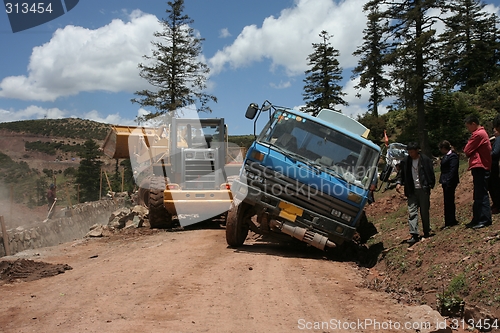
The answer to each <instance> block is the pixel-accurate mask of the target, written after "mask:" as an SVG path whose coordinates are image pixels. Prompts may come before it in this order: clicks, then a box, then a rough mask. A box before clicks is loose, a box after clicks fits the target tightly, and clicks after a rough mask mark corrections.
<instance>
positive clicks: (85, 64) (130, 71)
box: [0, 10, 161, 101]
mask: <svg viewBox="0 0 500 333" xmlns="http://www.w3.org/2000/svg"><path fill="white" fill-rule="evenodd" d="M129 18H130V21H129V22H124V21H122V20H119V19H115V20H113V21H112V22H111V23H109V24H108V25H106V26H104V27H101V28H98V29H95V30H91V29H85V28H82V27H77V26H71V25H69V26H66V27H65V28H63V29H58V30H57V31H56V32H55V33H54V35H53V36H52V38H51V40H50V41H49V42H48V43H46V44H44V45H42V46H38V47H35V48H34V49H33V51H32V54H31V58H30V63H29V65H28V75H27V76H11V77H6V78H4V79H3V80H2V82H0V97H6V98H16V99H22V100H38V101H54V100H56V99H57V98H58V97H61V96H68V95H75V94H78V93H79V92H81V91H96V90H104V91H111V92H118V91H129V92H133V91H136V90H139V89H144V88H145V84H146V83H145V81H144V80H143V79H142V78H140V77H139V75H138V74H139V70H138V68H137V65H138V64H139V63H140V62H143V58H142V56H143V55H144V54H149V53H150V49H151V44H150V41H151V39H152V36H153V33H154V32H155V31H157V30H160V29H161V26H160V25H159V23H158V19H157V18H156V16H154V15H150V14H144V13H142V12H140V11H138V10H136V11H133V12H132V13H131V14H130V16H129Z"/></svg>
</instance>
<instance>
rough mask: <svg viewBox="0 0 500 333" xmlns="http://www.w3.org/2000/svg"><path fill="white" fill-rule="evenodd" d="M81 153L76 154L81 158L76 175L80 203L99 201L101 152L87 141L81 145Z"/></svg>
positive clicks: (92, 143)
mask: <svg viewBox="0 0 500 333" xmlns="http://www.w3.org/2000/svg"><path fill="white" fill-rule="evenodd" d="M83 147H84V149H83V151H82V152H80V153H78V156H79V157H80V158H81V161H80V166H79V167H78V170H77V173H76V181H75V182H76V184H79V185H80V201H82V202H85V201H95V200H99V199H100V198H99V186H100V176H101V166H102V164H103V162H102V161H100V160H99V157H100V156H101V152H100V150H99V146H98V145H97V143H96V142H95V141H94V140H92V139H89V140H87V141H85V143H84V144H83Z"/></svg>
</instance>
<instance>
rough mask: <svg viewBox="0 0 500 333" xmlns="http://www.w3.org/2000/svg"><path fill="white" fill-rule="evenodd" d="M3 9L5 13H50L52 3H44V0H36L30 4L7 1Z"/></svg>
mask: <svg viewBox="0 0 500 333" xmlns="http://www.w3.org/2000/svg"><path fill="white" fill-rule="evenodd" d="M5 11H6V12H7V14H11V13H14V14H28V13H33V14H43V13H52V3H51V2H49V3H45V2H37V3H32V4H31V5H30V4H29V3H26V2H23V3H17V2H16V3H11V2H7V3H6V4H5Z"/></svg>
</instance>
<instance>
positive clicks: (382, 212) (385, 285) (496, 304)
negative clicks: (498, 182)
mask: <svg viewBox="0 0 500 333" xmlns="http://www.w3.org/2000/svg"><path fill="white" fill-rule="evenodd" d="M460 170H461V176H460V184H459V186H458V188H457V192H456V200H455V201H456V204H457V219H458V220H459V222H460V225H458V226H456V227H453V228H451V229H446V230H440V228H441V227H442V226H443V225H444V222H443V204H442V201H443V195H442V189H441V187H440V186H439V184H438V186H436V188H435V189H434V190H433V191H432V193H431V227H432V230H433V233H434V235H433V236H432V237H430V238H428V239H425V240H423V241H421V242H419V243H417V244H415V245H414V246H412V247H408V244H404V243H403V242H404V240H405V239H407V238H408V236H409V234H408V211H407V203H406V199H405V198H404V197H403V196H402V195H400V194H398V193H397V192H396V191H395V190H388V191H386V192H383V193H382V191H381V192H378V193H376V194H375V198H376V202H375V203H373V204H372V205H370V206H368V207H367V208H366V212H367V216H368V219H369V221H370V222H373V223H374V225H375V226H376V228H377V230H378V234H376V235H375V236H374V237H373V238H372V239H370V241H369V242H368V245H369V250H368V253H370V254H371V255H372V256H376V257H377V258H378V260H377V261H376V262H370V263H367V265H368V267H370V269H369V270H368V271H367V272H366V286H368V287H370V288H373V289H376V290H382V291H386V292H388V293H390V294H392V295H393V296H394V297H395V298H396V299H398V300H399V301H401V302H404V303H411V304H421V303H423V304H428V305H430V306H431V307H433V308H436V306H437V300H438V295H439V298H441V299H442V300H443V301H445V302H447V303H448V304H452V303H457V304H458V303H460V300H464V302H465V309H468V310H467V311H469V312H470V311H474V310H473V309H476V310H475V311H476V313H477V312H481V313H483V314H485V313H489V314H491V315H492V318H493V317H494V318H500V279H499V276H500V268H499V266H498V263H499V261H500V215H493V225H492V226H490V227H488V228H483V229H480V230H472V229H467V228H465V224H467V223H469V222H470V220H471V219H472V202H473V199H472V186H473V185H472V177H471V175H470V172H469V171H467V170H466V161H462V162H461V168H460ZM419 229H420V230H421V222H420V221H419ZM431 235H432V233H431ZM483 318H484V317H483ZM499 325H500V322H499Z"/></svg>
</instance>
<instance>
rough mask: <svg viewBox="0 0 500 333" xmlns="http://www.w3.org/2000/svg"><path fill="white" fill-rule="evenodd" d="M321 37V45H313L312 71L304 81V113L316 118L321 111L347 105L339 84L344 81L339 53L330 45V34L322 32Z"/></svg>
mask: <svg viewBox="0 0 500 333" xmlns="http://www.w3.org/2000/svg"><path fill="white" fill-rule="evenodd" d="M319 36H320V37H321V38H322V40H323V41H322V42H321V43H313V44H312V45H313V49H314V52H313V53H311V54H310V55H309V56H308V57H307V59H308V66H310V69H308V70H306V71H305V74H306V78H305V79H304V82H305V86H304V93H303V94H302V95H303V96H304V101H305V102H306V106H305V107H304V108H302V111H304V112H308V113H311V114H312V115H314V116H316V115H317V114H318V113H319V111H321V109H331V110H334V111H338V112H340V110H338V109H336V108H335V106H336V105H339V104H341V105H347V102H346V101H345V100H344V99H343V98H342V96H344V95H346V94H345V93H343V92H342V87H341V86H340V85H339V84H338V82H340V81H341V80H342V68H341V67H340V63H339V61H338V60H337V57H338V56H339V51H338V50H336V49H335V48H334V47H333V46H332V45H331V44H330V41H329V40H330V38H331V37H332V36H331V35H328V32H326V31H324V30H323V31H321V33H320V34H319Z"/></svg>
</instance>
